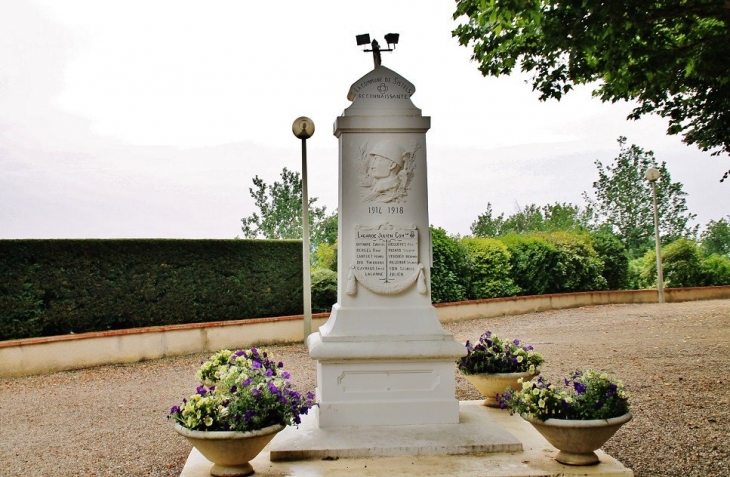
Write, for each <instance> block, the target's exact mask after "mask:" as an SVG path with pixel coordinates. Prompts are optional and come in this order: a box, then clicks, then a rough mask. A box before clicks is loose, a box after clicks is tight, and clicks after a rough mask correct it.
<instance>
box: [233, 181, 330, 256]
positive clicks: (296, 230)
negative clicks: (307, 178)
mask: <svg viewBox="0 0 730 477" xmlns="http://www.w3.org/2000/svg"><path fill="white" fill-rule="evenodd" d="M253 184H254V187H255V190H254V188H253V187H252V188H249V189H248V191H249V193H250V194H251V197H253V199H254V201H255V203H256V207H257V208H258V209H259V213H256V212H254V213H253V214H251V215H250V216H248V217H244V218H243V219H241V223H242V224H243V226H242V227H241V230H242V231H243V236H244V238H248V239H255V238H261V237H263V238H267V239H301V238H302V179H301V176H300V175H299V173H298V172H295V171H290V170H288V169H287V168H286V167H285V168H284V170H282V171H281V182H278V181H276V182H274V183H273V184H271V185H267V184H266V183H265V182H264V181H263V180H262V179H261V178H259V176H255V177H254V178H253ZM316 201H317V198H316V197H315V198H310V199H309V230H310V234H311V236H313V237H317V238H320V237H322V236H324V235H326V234H325V232H324V230H321V229H326V230H329V229H328V227H329V222H328V221H330V220H331V216H330V217H328V218H327V221H325V210H326V207H314V203H315V202H316ZM312 242H313V244H315V245H316V243H318V242H316V243H315V241H314V240H313V241H312Z"/></svg>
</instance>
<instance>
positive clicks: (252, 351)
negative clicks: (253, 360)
mask: <svg viewBox="0 0 730 477" xmlns="http://www.w3.org/2000/svg"><path fill="white" fill-rule="evenodd" d="M251 353H253V354H254V355H257V354H259V350H257V349H256V348H251Z"/></svg>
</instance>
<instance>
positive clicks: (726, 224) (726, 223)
mask: <svg viewBox="0 0 730 477" xmlns="http://www.w3.org/2000/svg"><path fill="white" fill-rule="evenodd" d="M700 241H701V242H702V251H703V252H704V253H705V255H708V256H709V255H712V254H713V253H715V254H717V255H725V256H726V257H730V215H728V216H727V220H726V219H724V218H722V219H720V220H718V221H714V220H710V222H708V224H707V226H705V230H703V231H702V234H701V235H700Z"/></svg>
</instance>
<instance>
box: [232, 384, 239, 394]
mask: <svg viewBox="0 0 730 477" xmlns="http://www.w3.org/2000/svg"><path fill="white" fill-rule="evenodd" d="M236 391H238V387H237V386H236V385H235V384H234V385H233V386H231V394H235V393H236Z"/></svg>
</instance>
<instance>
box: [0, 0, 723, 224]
mask: <svg viewBox="0 0 730 477" xmlns="http://www.w3.org/2000/svg"><path fill="white" fill-rule="evenodd" d="M453 9H454V2H452V1H429V2H423V1H415V0H414V1H398V2H379V1H372V2H368V3H360V2H343V1H334V0H333V1H317V0H315V1H311V2H294V1H280V2H275V3H270V2H247V1H240V0H237V1H210V2H199V1H196V2H191V1H180V0H176V1H158V0H146V1H130V0H125V1H121V0H120V1H104V2H99V1H82V0H64V1H62V2H59V1H52V0H49V1H29V0H26V1H23V0H5V1H3V2H2V3H0V238H85V237H88V238H93V237H98V238H112V237H164V238H176V237H177V238H232V237H235V236H236V235H240V219H241V218H242V217H245V216H248V215H250V214H251V213H252V212H254V211H255V208H254V205H253V199H252V198H251V197H250V195H249V192H248V189H249V187H251V185H252V182H251V179H252V178H253V177H254V176H255V175H259V176H260V177H261V178H262V179H264V180H265V181H266V182H267V183H271V182H273V181H275V180H278V179H279V174H280V172H281V170H282V168H284V167H287V168H289V169H293V170H297V171H299V170H300V168H301V156H300V151H301V149H300V147H301V146H300V142H299V140H298V139H296V138H295V137H294V136H293V135H292V133H291V124H292V121H293V120H294V119H295V118H297V117H298V116H302V115H306V116H309V117H310V118H312V119H313V120H314V122H315V125H316V133H315V135H314V137H312V139H310V140H309V141H308V156H309V166H308V171H309V177H310V184H309V192H310V196H314V197H318V198H319V204H320V205H326V206H327V208H328V210H334V209H335V208H336V207H337V183H336V181H337V139H336V138H335V137H334V136H333V135H332V124H333V122H334V120H335V118H336V117H337V116H338V115H340V114H342V111H343V110H344V109H345V108H346V107H347V106H348V105H349V102H348V101H347V92H348V90H349V88H350V85H351V84H352V83H354V82H355V81H356V80H357V79H358V78H360V77H361V76H363V75H365V74H366V73H367V72H368V71H369V70H370V69H372V66H373V65H372V57H371V56H370V55H369V54H366V53H363V52H362V51H361V48H360V47H357V46H356V44H355V38H354V37H355V35H356V34H360V33H370V34H371V36H372V37H374V38H377V39H379V41H380V43H381V44H383V43H384V41H382V37H383V35H384V34H386V33H389V32H398V33H400V35H401V36H400V44H399V45H398V47H397V50H396V51H395V52H394V53H384V54H383V64H384V65H385V66H387V67H388V68H390V69H392V70H395V71H396V72H398V73H399V74H401V75H402V76H403V77H405V78H407V79H408V80H410V81H411V82H412V83H414V84H415V86H416V93H415V94H414V96H413V98H412V99H413V102H414V103H415V104H416V105H417V106H418V107H419V108H421V109H422V111H423V114H424V115H427V116H431V118H432V119H431V124H432V127H431V130H430V131H429V133H428V134H427V141H428V145H427V147H428V167H429V193H430V199H429V208H430V220H431V223H433V224H434V225H437V226H440V227H443V228H445V229H446V230H447V231H448V232H450V233H460V234H466V233H468V232H469V227H470V225H471V223H472V222H473V221H474V220H475V219H476V217H477V216H478V215H479V214H480V213H482V212H484V210H485V209H486V205H487V203H488V202H491V203H492V206H493V209H494V211H495V212H496V213H501V212H504V213H505V214H506V215H509V214H511V213H513V212H514V211H515V210H516V207H517V206H525V205H528V204H532V203H536V204H538V205H544V204H548V203H554V202H572V203H575V204H579V205H582V204H583V199H582V197H581V194H582V192H583V191H589V192H590V191H591V190H592V183H593V181H594V180H596V179H597V170H596V167H595V165H594V161H595V160H600V161H602V162H603V163H604V164H607V163H610V162H611V161H612V159H613V158H615V157H616V155H617V154H618V151H619V148H618V144H617V143H616V139H617V138H618V136H621V135H624V136H627V137H628V142H629V143H636V144H638V145H640V146H641V147H643V148H644V149H650V150H653V151H654V152H655V153H656V155H657V157H658V159H659V160H660V161H666V162H667V166H668V168H669V171H670V173H671V174H672V179H673V180H674V181H680V182H682V183H683V184H684V190H685V192H687V193H688V194H689V197H688V205H689V209H690V211H691V212H694V213H696V214H697V215H698V220H697V222H698V223H700V224H701V225H704V224H705V223H707V221H709V220H710V219H715V220H717V219H720V218H721V217H723V216H726V215H727V214H728V213H730V207H729V206H728V204H730V184H728V183H723V184H720V183H719V179H720V177H721V175H722V173H723V172H724V171H725V170H727V169H728V168H729V167H730V161H729V160H728V158H727V156H723V157H719V158H718V157H712V156H710V155H709V154H708V153H702V152H700V151H698V150H697V149H696V148H694V147H691V146H686V145H684V144H682V143H681V141H680V138H678V137H676V136H672V137H670V136H666V135H665V130H666V123H665V122H664V121H663V120H662V119H661V118H657V117H647V118H645V119H642V120H640V121H626V120H625V118H626V115H627V114H628V113H629V112H630V111H631V109H632V106H631V105H630V104H626V103H617V104H603V103H601V102H600V101H598V100H596V99H592V98H591V94H590V88H579V89H578V90H576V91H574V92H571V93H570V94H568V95H567V96H566V97H565V98H564V99H563V100H562V101H560V102H557V101H551V102H547V103H542V102H540V101H538V99H537V95H536V94H535V93H533V92H532V91H531V87H530V86H529V85H528V84H525V79H526V77H524V76H520V75H513V76H510V77H501V78H484V77H482V76H481V74H480V73H479V72H478V70H477V67H476V64H475V63H473V62H471V61H470V51H469V50H468V49H467V48H464V47H460V46H459V45H458V42H457V41H456V40H455V39H453V38H452V37H451V30H452V29H453V28H454V27H455V25H456V23H455V22H454V21H453V20H452V19H451V14H452V12H453Z"/></svg>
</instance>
